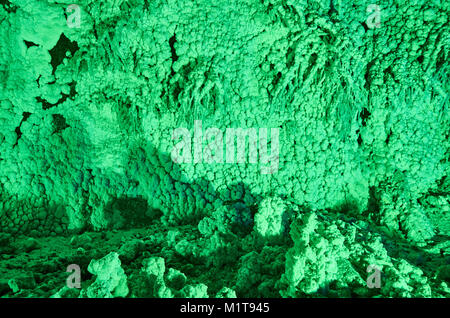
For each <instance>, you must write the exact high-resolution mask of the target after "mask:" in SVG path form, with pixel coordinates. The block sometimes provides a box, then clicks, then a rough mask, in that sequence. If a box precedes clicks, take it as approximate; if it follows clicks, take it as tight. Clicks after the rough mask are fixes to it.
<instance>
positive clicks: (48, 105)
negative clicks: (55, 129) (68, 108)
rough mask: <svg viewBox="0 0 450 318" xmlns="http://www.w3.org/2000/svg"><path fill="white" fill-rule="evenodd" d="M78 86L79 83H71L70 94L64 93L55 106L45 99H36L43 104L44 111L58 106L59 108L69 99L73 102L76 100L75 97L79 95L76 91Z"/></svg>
mask: <svg viewBox="0 0 450 318" xmlns="http://www.w3.org/2000/svg"><path fill="white" fill-rule="evenodd" d="M49 84H54V83H49ZM76 85H77V82H75V81H73V82H71V83H70V84H69V87H70V92H69V94H64V93H63V94H62V97H61V98H60V99H59V100H58V101H57V102H56V103H54V104H52V103H49V102H48V101H46V100H45V99H43V98H41V97H36V101H37V102H38V103H41V104H42V109H43V110H47V109H49V108H52V107H56V106H58V105H59V104H62V103H64V102H65V101H66V100H67V99H68V98H69V99H71V100H73V99H74V98H75V95H76V94H77V91H76V90H75V88H76Z"/></svg>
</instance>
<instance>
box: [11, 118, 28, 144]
mask: <svg viewBox="0 0 450 318" xmlns="http://www.w3.org/2000/svg"><path fill="white" fill-rule="evenodd" d="M30 115H31V113H29V112H24V113H23V114H22V116H23V117H22V120H21V121H20V124H19V126H17V127H16V129H14V131H15V132H16V134H17V140H16V143H15V144H14V145H13V148H14V147H15V146H17V144H18V143H19V139H20V138H21V137H22V131H21V130H20V127H21V126H22V123H23V122H25V121H27V119H28V118H29V117H30Z"/></svg>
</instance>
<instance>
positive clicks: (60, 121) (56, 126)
mask: <svg viewBox="0 0 450 318" xmlns="http://www.w3.org/2000/svg"><path fill="white" fill-rule="evenodd" d="M52 117H53V120H52V125H53V133H52V135H53V134H55V133H58V132H60V131H63V130H64V129H66V128H68V127H70V126H69V125H68V124H67V122H66V119H65V118H64V116H63V115H61V114H53V115H52Z"/></svg>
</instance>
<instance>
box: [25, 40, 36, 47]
mask: <svg viewBox="0 0 450 318" xmlns="http://www.w3.org/2000/svg"><path fill="white" fill-rule="evenodd" d="M23 42H24V43H25V45H26V46H27V49H29V48H30V47H32V46H39V45H37V44H36V43H33V42H30V41H26V40H23Z"/></svg>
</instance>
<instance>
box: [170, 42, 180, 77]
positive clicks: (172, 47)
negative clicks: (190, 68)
mask: <svg viewBox="0 0 450 318" xmlns="http://www.w3.org/2000/svg"><path fill="white" fill-rule="evenodd" d="M175 42H177V35H176V34H175V33H174V34H173V36H172V37H171V38H170V39H169V46H170V54H171V58H172V67H171V76H173V75H175V71H174V70H173V63H175V62H176V61H177V60H178V55H177V52H176V51H175Z"/></svg>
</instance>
